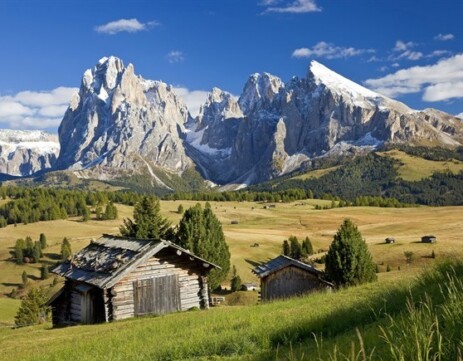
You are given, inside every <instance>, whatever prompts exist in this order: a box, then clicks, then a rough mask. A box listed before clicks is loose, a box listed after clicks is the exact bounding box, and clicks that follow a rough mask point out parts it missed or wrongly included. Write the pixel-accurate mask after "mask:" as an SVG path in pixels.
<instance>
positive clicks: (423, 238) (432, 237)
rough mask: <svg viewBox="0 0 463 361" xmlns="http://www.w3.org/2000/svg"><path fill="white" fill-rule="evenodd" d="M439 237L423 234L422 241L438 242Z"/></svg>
mask: <svg viewBox="0 0 463 361" xmlns="http://www.w3.org/2000/svg"><path fill="white" fill-rule="evenodd" d="M436 241H437V238H436V236H423V237H421V242H422V243H436Z"/></svg>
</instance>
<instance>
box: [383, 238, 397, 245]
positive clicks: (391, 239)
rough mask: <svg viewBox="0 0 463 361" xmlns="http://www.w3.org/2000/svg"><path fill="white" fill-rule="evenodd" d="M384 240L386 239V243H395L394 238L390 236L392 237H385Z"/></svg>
mask: <svg viewBox="0 0 463 361" xmlns="http://www.w3.org/2000/svg"><path fill="white" fill-rule="evenodd" d="M385 241H386V243H389V244H390V243H395V239H394V238H392V237H387V238H386V239H385Z"/></svg>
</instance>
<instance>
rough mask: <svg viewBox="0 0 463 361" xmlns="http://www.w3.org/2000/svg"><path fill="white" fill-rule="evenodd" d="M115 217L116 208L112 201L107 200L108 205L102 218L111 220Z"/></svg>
mask: <svg viewBox="0 0 463 361" xmlns="http://www.w3.org/2000/svg"><path fill="white" fill-rule="evenodd" d="M116 218H117V208H116V206H115V205H114V204H113V203H112V202H109V203H108V205H107V206H106V210H105V212H104V215H103V219H107V220H111V219H116Z"/></svg>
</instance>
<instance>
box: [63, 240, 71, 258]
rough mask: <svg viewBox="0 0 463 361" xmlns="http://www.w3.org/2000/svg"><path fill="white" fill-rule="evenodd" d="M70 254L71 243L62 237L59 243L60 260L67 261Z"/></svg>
mask: <svg viewBox="0 0 463 361" xmlns="http://www.w3.org/2000/svg"><path fill="white" fill-rule="evenodd" d="M71 255H72V250H71V244H70V243H69V240H68V239H67V238H66V237H64V238H63V242H62V243H61V260H62V261H67V260H68V259H69V257H71Z"/></svg>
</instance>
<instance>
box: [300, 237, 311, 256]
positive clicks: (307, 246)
mask: <svg viewBox="0 0 463 361" xmlns="http://www.w3.org/2000/svg"><path fill="white" fill-rule="evenodd" d="M301 253H302V257H307V256H311V255H313V246H312V242H310V239H309V237H305V239H304V240H303V241H302V246H301Z"/></svg>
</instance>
